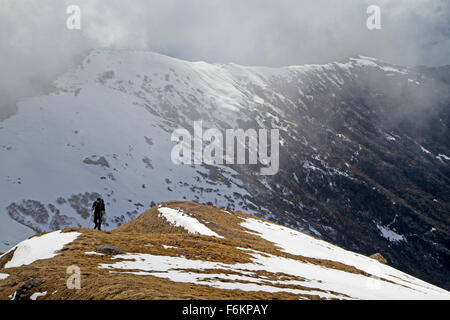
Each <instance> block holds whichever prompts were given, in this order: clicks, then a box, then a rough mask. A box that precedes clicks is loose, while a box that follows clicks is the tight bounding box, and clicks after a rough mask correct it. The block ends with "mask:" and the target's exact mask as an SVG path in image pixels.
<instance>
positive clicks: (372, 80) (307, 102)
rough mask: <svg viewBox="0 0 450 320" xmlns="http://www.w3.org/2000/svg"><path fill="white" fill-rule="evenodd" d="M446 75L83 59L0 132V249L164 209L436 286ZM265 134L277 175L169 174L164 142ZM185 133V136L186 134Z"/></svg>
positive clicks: (445, 257)
mask: <svg viewBox="0 0 450 320" xmlns="http://www.w3.org/2000/svg"><path fill="white" fill-rule="evenodd" d="M449 74H450V72H449V69H448V68H434V69H431V68H406V67H401V66H395V65H390V64H387V63H385V62H382V61H378V60H375V59H372V58H368V57H362V56H357V57H352V58H349V59H347V60H346V61H340V62H333V63H329V64H326V65H304V66H290V67H283V68H266V67H244V66H239V65H235V64H208V63H204V62H188V61H182V60H177V59H172V58H169V57H165V56H161V55H158V54H154V53H150V52H134V51H104V50H94V51H91V52H89V53H88V54H86V55H85V56H83V57H82V58H81V59H80V61H79V63H78V64H77V66H76V67H75V68H73V69H71V70H69V71H68V72H67V73H65V74H64V75H63V76H61V77H60V78H59V79H57V80H56V81H55V89H54V91H53V92H49V94H47V95H45V96H40V97H35V98H32V99H26V100H23V101H21V102H20V103H19V104H18V108H19V110H18V112H17V114H16V115H14V116H13V117H11V118H9V119H7V120H5V121H2V122H0V157H1V159H2V163H1V166H0V189H1V190H2V192H1V194H0V219H1V223H0V250H1V251H7V250H8V249H9V248H10V247H11V246H12V245H13V244H14V243H17V242H19V241H21V240H23V239H25V238H27V237H28V236H30V235H32V234H34V233H36V232H44V231H50V230H58V229H61V228H65V227H88V226H89V211H88V208H89V207H90V204H91V201H92V200H93V199H94V198H95V197H97V196H98V195H99V194H100V195H102V196H103V197H104V198H105V200H106V201H107V208H108V214H107V223H108V228H109V230H111V229H112V228H115V227H117V226H119V225H122V224H124V223H126V222H128V221H130V220H131V219H133V218H134V217H136V215H137V213H138V212H140V211H141V210H142V208H148V207H149V206H151V205H152V204H154V203H155V202H157V203H159V202H161V201H167V200H169V199H179V200H183V199H185V200H193V201H197V202H202V203H209V204H213V205H216V206H223V207H226V208H229V209H237V210H244V211H246V212H248V213H250V214H254V215H257V216H259V217H263V218H267V219H270V220H272V221H275V222H277V223H280V224H282V225H285V226H288V227H292V228H294V229H297V230H301V231H303V232H306V233H308V234H311V235H315V236H317V237H320V238H322V239H324V240H326V241H329V242H332V243H334V244H338V245H340V246H342V247H344V248H346V249H349V250H353V251H356V252H359V253H362V254H365V255H369V254H372V253H374V252H381V253H382V254H383V256H385V257H386V258H387V260H388V261H389V263H390V264H391V265H393V266H395V267H396V268H399V269H400V270H402V271H405V272H408V273H410V274H412V275H414V276H417V277H420V278H422V279H425V280H427V281H429V282H432V283H434V284H438V285H440V286H442V287H445V288H447V289H448V288H450V283H449V279H450V272H449V270H450V266H449V261H450V256H449V249H448V248H449V232H450V231H449V228H448V226H449V219H450V218H449V214H448V213H449V212H450V203H449V200H448V199H450V193H449V187H448V186H449V185H450V171H449V164H450V161H449V159H450V145H449V141H450V134H449V120H450V115H449V105H450V96H449V92H450V90H448V89H449V83H450V82H449V79H450V77H449ZM194 120H202V121H203V125H204V127H205V129H206V128H218V129H219V130H225V129H229V128H232V129H234V128H243V129H247V128H254V129H258V128H267V129H273V128H276V129H279V130H280V136H281V143H280V170H279V172H278V173H277V174H276V175H274V176H262V175H260V174H259V166H255V165H205V164H202V165H200V164H198V165H181V166H176V165H174V164H173V163H172V162H171V161H170V153H171V149H172V146H173V145H174V144H175V143H174V142H172V141H171V140H170V135H171V133H172V132H173V130H174V129H176V128H179V127H184V128H187V129H188V130H191V129H192V126H193V121H194ZM191 131H192V130H191Z"/></svg>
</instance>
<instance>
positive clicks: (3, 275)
mask: <svg viewBox="0 0 450 320" xmlns="http://www.w3.org/2000/svg"><path fill="white" fill-rule="evenodd" d="M8 278H9V274H6V273H0V280H5V279H8Z"/></svg>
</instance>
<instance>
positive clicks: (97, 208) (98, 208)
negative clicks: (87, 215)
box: [92, 200, 105, 214]
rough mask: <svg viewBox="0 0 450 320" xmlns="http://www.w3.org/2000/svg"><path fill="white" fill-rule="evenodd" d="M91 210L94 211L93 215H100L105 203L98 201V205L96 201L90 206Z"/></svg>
mask: <svg viewBox="0 0 450 320" xmlns="http://www.w3.org/2000/svg"><path fill="white" fill-rule="evenodd" d="M92 209H94V213H96V214H97V213H101V212H102V211H105V202H104V201H103V200H100V202H99V203H98V202H97V201H94V203H93V204H92Z"/></svg>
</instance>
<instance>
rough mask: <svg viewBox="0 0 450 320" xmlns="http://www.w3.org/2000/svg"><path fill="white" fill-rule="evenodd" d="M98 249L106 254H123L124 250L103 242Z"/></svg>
mask: <svg viewBox="0 0 450 320" xmlns="http://www.w3.org/2000/svg"><path fill="white" fill-rule="evenodd" d="M96 249H97V251H99V252H101V253H105V254H111V255H115V254H123V253H124V252H123V251H122V250H120V249H119V248H117V247H116V246H113V245H110V244H102V245H99V246H97V247H96Z"/></svg>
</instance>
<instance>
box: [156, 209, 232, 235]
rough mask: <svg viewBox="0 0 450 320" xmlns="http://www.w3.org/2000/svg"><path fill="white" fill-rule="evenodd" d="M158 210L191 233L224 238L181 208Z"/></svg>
mask: <svg viewBox="0 0 450 320" xmlns="http://www.w3.org/2000/svg"><path fill="white" fill-rule="evenodd" d="M158 212H159V213H160V214H161V215H162V216H163V217H164V218H165V219H166V220H167V221H169V222H170V223H171V224H173V225H174V226H177V227H182V228H184V229H186V230H187V231H188V232H189V233H193V234H201V235H205V236H212V237H218V238H223V237H222V236H219V235H218V234H217V233H215V232H214V231H212V230H211V229H209V228H208V227H207V226H205V225H204V224H202V223H200V221H198V220H197V219H195V218H192V217H190V216H188V215H187V214H185V213H184V212H183V211H181V210H175V209H172V208H167V207H162V208H158Z"/></svg>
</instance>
